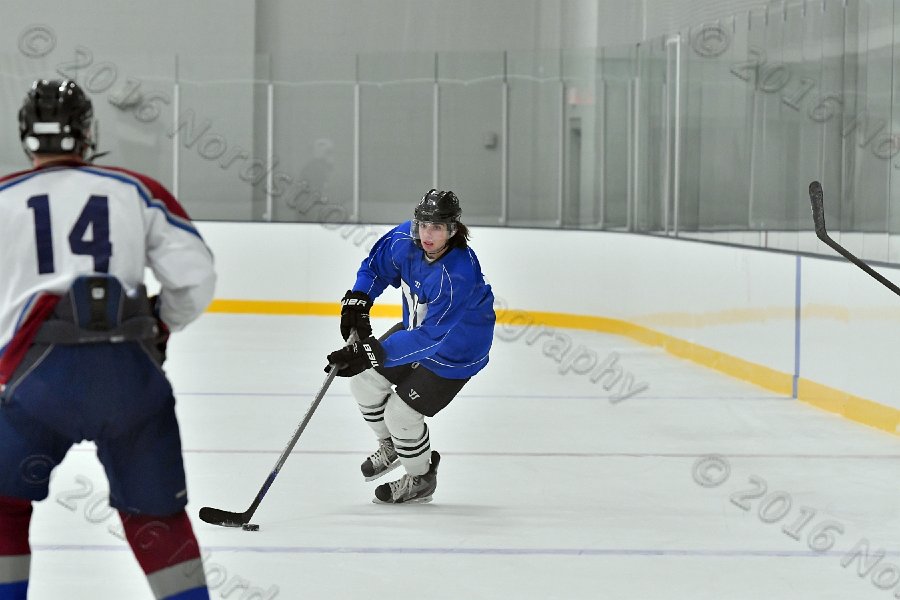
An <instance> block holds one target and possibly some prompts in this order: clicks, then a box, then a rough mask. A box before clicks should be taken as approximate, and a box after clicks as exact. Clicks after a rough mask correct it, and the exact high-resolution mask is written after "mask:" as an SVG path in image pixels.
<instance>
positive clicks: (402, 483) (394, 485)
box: [388, 474, 422, 498]
mask: <svg viewBox="0 0 900 600" xmlns="http://www.w3.org/2000/svg"><path fill="white" fill-rule="evenodd" d="M421 478H422V476H421V475H413V476H410V475H409V474H407V475H404V476H403V477H401V478H400V479H398V480H397V481H392V482H390V484H388V485H390V486H391V496H392V497H394V498H403V497H404V496H411V495H412V492H413V490H414V489H415V487H416V486H417V485H419V480H420V479H421Z"/></svg>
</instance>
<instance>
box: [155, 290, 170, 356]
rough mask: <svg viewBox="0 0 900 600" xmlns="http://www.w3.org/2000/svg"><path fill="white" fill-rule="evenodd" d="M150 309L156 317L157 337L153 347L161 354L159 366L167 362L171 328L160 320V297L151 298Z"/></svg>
mask: <svg viewBox="0 0 900 600" xmlns="http://www.w3.org/2000/svg"><path fill="white" fill-rule="evenodd" d="M150 309H151V310H152V311H153V316H154V317H156V328H157V330H158V331H157V332H156V337H155V338H154V339H153V342H152V343H153V345H154V346H156V351H157V352H159V356H160V359H159V364H163V363H164V362H166V348H167V347H168V345H169V333H170V332H169V326H168V325H166V324H165V323H163V320H162V319H160V318H159V295H158V294H157V295H156V296H150Z"/></svg>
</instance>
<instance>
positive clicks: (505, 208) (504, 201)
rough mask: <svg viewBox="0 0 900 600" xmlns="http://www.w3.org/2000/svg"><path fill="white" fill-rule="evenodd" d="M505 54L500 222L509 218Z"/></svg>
mask: <svg viewBox="0 0 900 600" xmlns="http://www.w3.org/2000/svg"><path fill="white" fill-rule="evenodd" d="M506 70H507V55H506V51H505V50H504V51H503V81H502V83H501V86H500V224H501V225H506V223H507V220H508V219H509V81H508V80H507V78H506Z"/></svg>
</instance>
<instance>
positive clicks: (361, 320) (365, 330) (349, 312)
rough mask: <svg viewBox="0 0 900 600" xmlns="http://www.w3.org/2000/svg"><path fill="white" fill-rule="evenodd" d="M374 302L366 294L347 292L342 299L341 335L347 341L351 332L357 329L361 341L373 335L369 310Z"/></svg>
mask: <svg viewBox="0 0 900 600" xmlns="http://www.w3.org/2000/svg"><path fill="white" fill-rule="evenodd" d="M370 308H372V300H371V299H370V298H369V295H368V294H366V293H365V292H354V291H352V290H347V293H346V294H344V297H343V298H341V335H342V336H343V337H344V339H345V340H346V339H347V338H349V337H350V331H351V330H353V329H356V333H357V334H359V339H361V340H364V339H366V338H367V337H369V336H370V335H372V324H371V323H370V322H369V309H370Z"/></svg>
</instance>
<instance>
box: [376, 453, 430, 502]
mask: <svg viewBox="0 0 900 600" xmlns="http://www.w3.org/2000/svg"><path fill="white" fill-rule="evenodd" d="M440 462H441V455H440V454H438V453H437V452H436V451H433V450H432V452H431V466H429V467H428V472H427V473H425V474H424V475H404V476H403V477H401V478H400V479H398V480H397V481H392V482H390V483H383V484H381V485H379V486H378V487H377V488H375V499H374V500H372V501H373V502H375V503H376V504H424V503H425V502H431V497H432V495H433V494H434V490H435V489H436V488H437V469H438V463H440Z"/></svg>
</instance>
